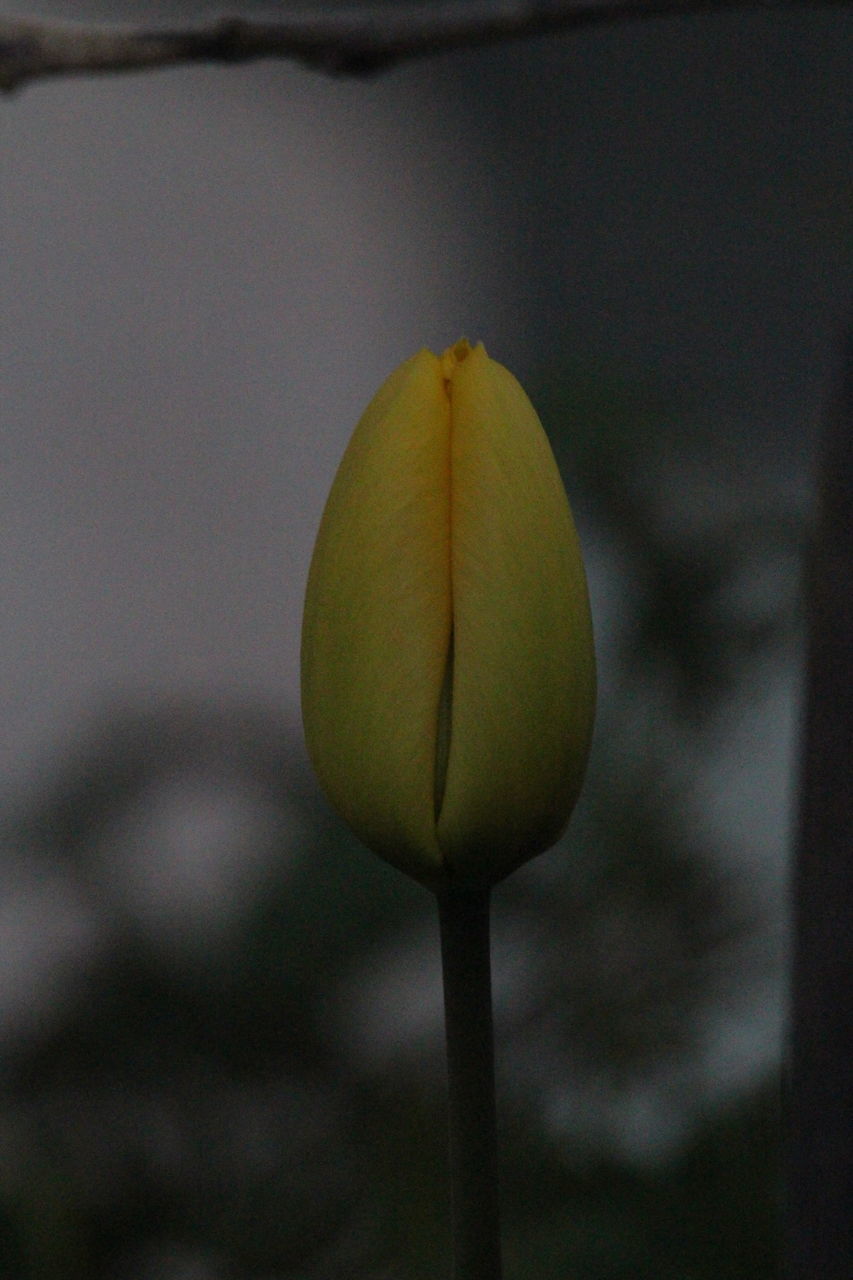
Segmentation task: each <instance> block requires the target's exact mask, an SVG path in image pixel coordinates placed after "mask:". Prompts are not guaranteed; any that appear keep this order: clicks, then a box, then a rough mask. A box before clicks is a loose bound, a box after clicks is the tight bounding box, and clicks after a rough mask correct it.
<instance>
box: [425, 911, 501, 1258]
mask: <svg viewBox="0 0 853 1280" xmlns="http://www.w3.org/2000/svg"><path fill="white" fill-rule="evenodd" d="M438 911H439V920H440V923H441V965H442V973H443V977H444V1012H445V1025H446V1031H447V1074H448V1086H449V1101H450V1106H449V1117H450V1193H451V1202H452V1203H451V1208H452V1216H453V1267H454V1269H453V1274H454V1277H455V1280H500V1277H501V1246H500V1215H499V1208H498V1147H497V1124H496V1115H495V1067H494V1035H493V1031H492V988H491V963H490V956H489V891H488V890H487V889H485V890H482V891H471V890H464V889H448V890H444V891H442V892H441V893H440V894H439V895H438Z"/></svg>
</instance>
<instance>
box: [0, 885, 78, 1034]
mask: <svg viewBox="0 0 853 1280" xmlns="http://www.w3.org/2000/svg"><path fill="white" fill-rule="evenodd" d="M3 880H4V885H3V893H2V896H0V1036H2V1038H3V1040H4V1042H5V1043H7V1044H8V1043H9V1042H10V1041H13V1040H15V1039H18V1038H24V1039H26V1038H28V1037H30V1036H41V1035H43V1034H44V1032H45V1028H46V1026H47V1025H49V1023H50V1021H51V1020H52V1018H53V1017H54V1015H55V1014H56V1013H57V1012H58V1011H60V1010H61V1009H62V1008H63V1006H66V1005H67V1003H68V1001H69V999H70V998H73V995H74V992H75V989H76V988H77V987H78V986H79V984H80V981H81V976H82V974H83V972H84V971H85V967H86V965H87V963H88V962H89V961H90V960H91V959H92V958H93V956H94V955H95V953H96V951H97V949H98V943H99V941H100V931H99V926H98V920H97V918H96V915H95V913H94V912H93V911H92V909H91V907H90V906H89V905H88V904H87V902H86V901H85V899H84V898H83V896H82V895H81V893H80V892H79V891H78V889H77V887H76V886H75V885H74V883H73V881H72V880H71V879H70V877H68V876H67V875H64V874H62V873H61V872H60V871H59V870H57V869H55V868H52V867H49V866H47V865H45V864H43V863H40V862H37V861H35V860H34V861H33V862H32V863H30V864H25V863H23V862H20V863H6V864H4V866H3Z"/></svg>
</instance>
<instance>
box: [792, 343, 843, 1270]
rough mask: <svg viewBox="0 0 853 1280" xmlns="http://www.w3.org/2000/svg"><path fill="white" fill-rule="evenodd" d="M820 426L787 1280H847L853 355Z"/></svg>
mask: <svg viewBox="0 0 853 1280" xmlns="http://www.w3.org/2000/svg"><path fill="white" fill-rule="evenodd" d="M847 360H848V364H847V370H846V377H845V380H844V383H843V386H842V388H841V394H840V396H839V397H838V400H837V403H836V405H835V407H834V411H833V413H832V415H831V418H830V421H829V423H828V431H827V438H826V440H825V442H824V452H823V456H822V458H821V478H820V495H819V500H820V508H819V513H818V526H817V536H816V546H815V549H814V556H813V562H812V565H811V575H810V581H809V584H808V591H809V596H808V610H809V636H808V658H807V676H806V688H805V701H806V709H805V725H804V741H803V749H802V775H801V801H800V823H799V847H798V850H797V861H796V867H795V875H794V895H795V897H794V973H793V1026H792V1046H791V1073H790V1093H789V1098H788V1106H789V1124H788V1142H789V1145H788V1180H789V1185H788V1201H787V1206H786V1209H787V1213H786V1218H787V1224H786V1225H787V1231H788V1259H787V1260H788V1268H787V1275H788V1280H818V1277H819V1278H820V1280H850V1277H851V1276H853V347H851V350H850V351H849V352H848V356H847Z"/></svg>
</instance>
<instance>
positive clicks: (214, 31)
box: [0, 0, 850, 92]
mask: <svg viewBox="0 0 853 1280" xmlns="http://www.w3.org/2000/svg"><path fill="white" fill-rule="evenodd" d="M808 3H809V0H492V2H491V3H489V0H483V3H482V4H478V5H476V6H475V5H466V6H464V7H462V6H459V5H454V4H448V3H444V4H437V5H431V4H421V5H417V6H409V5H401V6H395V7H394V8H390V7H389V8H386V9H374V10H366V11H365V10H353V9H340V10H337V11H335V10H332V11H326V12H322V11H317V12H311V11H306V12H304V13H301V14H300V13H290V14H288V15H287V16H286V17H285V18H283V19H281V20H280V21H277V22H254V21H251V20H249V19H243V18H222V19H220V20H219V21H217V22H215V23H214V24H212V25H210V26H206V27H204V26H199V27H189V28H187V29H186V30H177V31H170V30H141V29H137V28H130V27H126V28H122V27H89V26H84V25H82V24H55V23H51V22H38V21H32V20H29V19H22V18H2V17H0V90H5V91H7V92H10V91H12V90H13V89H17V88H20V86H21V85H23V84H25V83H27V82H28V81H30V80H35V79H39V78H42V77H45V76H60V75H74V74H84V75H90V74H93V73H95V72H114V71H143V70H146V69H149V68H152V67H170V66H178V65H180V64H186V63H191V62H218V63H228V62H232V63H233V62H250V61H254V60H256V59H259V58H289V59H292V60H294V61H297V62H300V63H302V64H304V65H306V66H309V67H312V68H314V69H315V70H317V71H325V72H328V73H331V74H337V75H365V74H368V73H372V72H378V71H382V70H384V69H386V68H387V67H390V66H393V65H394V64H395V63H398V62H401V61H403V60H405V59H409V58H418V57H425V56H427V55H431V54H437V53H443V52H446V51H448V50H451V49H461V48H474V47H476V46H482V45H487V44H495V43H498V42H499V41H503V40H511V39H520V38H522V37H524V36H534V35H546V34H550V33H553V32H557V31H571V30H577V29H579V28H582V27H591V26H597V25H604V24H606V23H615V22H622V21H628V20H637V19H641V18H651V17H660V16H666V15H677V14H684V13H697V12H704V11H723V10H727V9H737V8H740V9H749V8H751V9H764V10H770V11H781V10H784V9H791V8H797V7H802V6H803V5H807V4H808ZM849 3H850V0H811V4H812V5H813V6H829V5H842V4H849Z"/></svg>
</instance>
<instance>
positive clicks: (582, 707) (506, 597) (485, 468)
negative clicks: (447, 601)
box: [438, 345, 595, 883]
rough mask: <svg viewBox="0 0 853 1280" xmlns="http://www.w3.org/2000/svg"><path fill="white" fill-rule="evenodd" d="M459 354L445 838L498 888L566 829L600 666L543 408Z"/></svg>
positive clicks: (455, 869) (448, 850)
mask: <svg viewBox="0 0 853 1280" xmlns="http://www.w3.org/2000/svg"><path fill="white" fill-rule="evenodd" d="M453 351H456V352H457V356H461V358H456V359H455V360H453V361H452V362H451V366H452V367H449V365H448V356H449V355H452V352H453ZM452 352H450V353H446V354H445V357H444V360H445V372H446V373H447V372H449V393H450V406H451V432H450V435H451V514H450V527H451V543H452V561H451V564H452V570H451V576H452V596H453V681H452V694H451V725H450V744H449V755H448V761H447V776H446V782H445V789H444V796H443V803H442V807H441V812H440V815H439V820H438V842H439V845H440V847H441V850H442V853H443V855H444V856H445V859H446V861H447V863H448V864H449V869H450V872H451V874H452V875H453V876H454V877H458V878H461V879H465V880H470V881H482V882H484V883H489V882H492V881H495V880H498V879H500V878H501V877H502V876H504V875H506V874H507V873H508V872H509V871H511V870H512V869H513V868H514V867H515V866H517V865H518V864H519V863H521V862H523V861H525V860H526V859H527V858H530V857H532V856H533V855H534V854H536V853H539V852H541V851H542V850H543V849H546V848H548V847H549V845H551V844H552V843H553V842H554V840H556V838H557V837H558V836H559V835H560V833H561V831H562V830H563V828H564V827H565V824H566V822H567V820H568V816H569V814H570V812H571V809H572V807H573V805H574V802H575V800H576V798H577V794H578V791H579V789H580V785H581V782H582V778H583V772H584V767H585V764H586V757H587V753H588V750H589V741H590V736H591V732H592V721H593V714H594V704H595V670H594V656H593V642H592V629H591V622H590V613H589V602H588V596H587V588H586V579H585V575H584V570H583V564H582V561H581V555H580V548H579V546H578V540H577V535H576V533H575V529H574V524H573V521H572V517H571V513H570V511H569V505H568V501H567V499H566V495H565V491H564V489H563V485H562V481H561V479H560V475H559V472H558V469H557V465H556V462H555V461H554V457H553V454H552V452H551V448H550V445H549V444H548V440H547V437H546V436H545V433H544V431H543V429H542V426H541V424H540V422H539V419H538V417H537V415H536V412H535V410H534V409H533V406H532V405H531V404H530V401H529V400H528V398H527V396H526V395H525V393H524V391H523V390H522V388H521V386H520V385H519V383H518V382H517V381H516V379H515V378H514V377H513V376H512V374H511V373H509V372H508V370H506V369H505V368H503V366H502V365H500V364H498V363H497V362H496V361H494V360H490V359H489V357H488V356H487V355H486V352H485V350H484V348H483V346H482V345H478V346H477V347H476V348H475V349H474V350H473V351H470V352H468V353H466V352H465V351H464V350H460V349H459V348H458V347H457V348H455V349H452Z"/></svg>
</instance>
